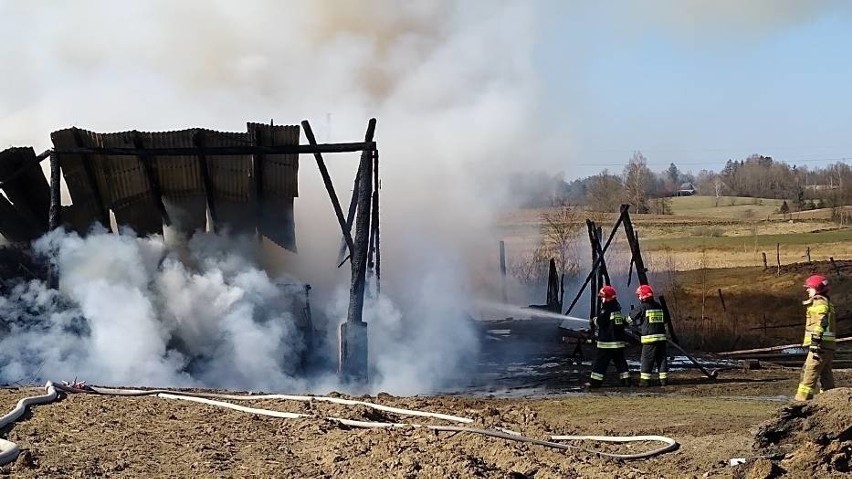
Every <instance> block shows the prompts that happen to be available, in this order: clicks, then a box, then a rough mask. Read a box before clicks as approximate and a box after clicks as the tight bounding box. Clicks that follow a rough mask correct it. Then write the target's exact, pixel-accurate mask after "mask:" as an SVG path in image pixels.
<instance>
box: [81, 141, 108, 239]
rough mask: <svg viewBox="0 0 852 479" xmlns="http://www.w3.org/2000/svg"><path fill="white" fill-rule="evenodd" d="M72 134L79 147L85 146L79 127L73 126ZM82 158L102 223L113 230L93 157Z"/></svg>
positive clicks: (84, 156)
mask: <svg viewBox="0 0 852 479" xmlns="http://www.w3.org/2000/svg"><path fill="white" fill-rule="evenodd" d="M71 134H72V136H73V137H74V144H75V145H77V146H78V147H82V146H83V135H82V133H81V132H80V129H79V128H76V127H75V128H72V129H71ZM81 157H82V158H81V160H82V163H83V171H85V172H86V180H88V182H89V185H90V186H91V187H92V193H94V195H95V202H96V203H97V204H98V213H99V214H100V215H101V224H102V225H103V226H104V228H106V229H107V231H110V232H111V231H112V224H111V222H110V220H109V211H107V208H106V206H104V199H103V196H102V195H101V187H100V185H98V179H97V177H95V170H94V168H93V166H92V157H91V156H89V155H81Z"/></svg>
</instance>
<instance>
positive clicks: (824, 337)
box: [802, 331, 837, 346]
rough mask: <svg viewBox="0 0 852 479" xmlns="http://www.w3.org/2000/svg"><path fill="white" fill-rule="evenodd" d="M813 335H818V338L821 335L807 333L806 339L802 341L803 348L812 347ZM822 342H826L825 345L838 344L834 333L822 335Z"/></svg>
mask: <svg viewBox="0 0 852 479" xmlns="http://www.w3.org/2000/svg"><path fill="white" fill-rule="evenodd" d="M812 334H816V335H817V336H819V334H817V333H814V332H811V331H805V339H804V340H803V341H802V346H810V345H811V335H812ZM822 342H824V343H834V342H837V336H835V335H834V333H832V332H831V331H826V332H824V333H822Z"/></svg>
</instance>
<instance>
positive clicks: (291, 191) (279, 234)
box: [248, 123, 300, 251]
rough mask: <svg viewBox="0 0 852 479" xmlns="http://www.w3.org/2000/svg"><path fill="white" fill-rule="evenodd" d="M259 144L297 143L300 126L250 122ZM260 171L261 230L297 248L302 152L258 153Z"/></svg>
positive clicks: (287, 245)
mask: <svg viewBox="0 0 852 479" xmlns="http://www.w3.org/2000/svg"><path fill="white" fill-rule="evenodd" d="M248 131H249V135H251V137H252V141H253V142H254V144H256V145H260V146H272V145H275V146H277V145H298V144H299V134H300V129H299V127H298V126H296V125H282V126H271V125H266V124H260V123H249V124H248ZM254 161H255V162H256V163H259V164H258V165H256V168H255V170H257V171H258V173H259V175H260V181H259V191H258V205H257V207H258V230H259V231H260V233H261V234H262V235H264V236H266V237H267V238H269V239H270V240H271V241H273V242H274V243H276V244H277V245H279V246H281V247H282V248H287V249H289V250H291V251H296V225H295V220H294V215H293V198H294V197H296V196H299V186H298V173H299V155H296V154H290V155H255V157H254Z"/></svg>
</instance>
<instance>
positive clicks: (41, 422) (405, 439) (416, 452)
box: [0, 368, 852, 478]
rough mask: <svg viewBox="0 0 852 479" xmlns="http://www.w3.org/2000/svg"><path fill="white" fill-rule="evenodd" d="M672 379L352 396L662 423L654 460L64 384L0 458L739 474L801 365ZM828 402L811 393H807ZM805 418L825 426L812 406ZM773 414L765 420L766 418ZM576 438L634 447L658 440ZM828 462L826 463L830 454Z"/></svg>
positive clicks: (355, 471) (207, 469)
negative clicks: (674, 447) (70, 390)
mask: <svg viewBox="0 0 852 479" xmlns="http://www.w3.org/2000/svg"><path fill="white" fill-rule="evenodd" d="M837 379H838V383H839V384H840V385H841V386H843V385H849V384H850V380H852V371H838V372H837ZM673 382H674V385H672V386H668V387H666V388H645V389H638V388H604V389H603V390H601V392H596V393H594V394H584V393H579V394H578V393H564V392H559V391H558V390H557V391H554V390H548V391H547V392H546V393H545V394H544V395H541V396H538V397H531V398H520V399H512V398H500V397H497V396H489V395H485V396H469V395H443V396H435V397H393V396H389V395H385V394H380V395H379V396H378V397H363V398H359V399H363V400H367V401H371V402H377V403H381V404H386V405H392V406H399V407H405V408H412V409H420V410H425V411H432V412H443V413H448V414H454V415H460V416H465V417H470V418H472V419H474V420H475V422H474V426H478V427H489V428H493V427H505V428H508V429H511V430H514V431H517V432H520V433H523V434H525V435H528V436H531V437H535V438H540V439H547V437H548V436H549V435H552V434H594V435H600V434H610V435H645V434H660V435H666V436H669V437H672V438H674V439H676V440H677V441H678V442H679V443H680V444H681V447H680V449H679V450H678V451H676V452H673V453H668V454H665V455H662V456H659V457H656V458H653V459H650V460H642V461H617V460H610V459H604V458H601V457H600V456H597V455H595V454H591V453H587V452H582V451H568V452H563V451H558V450H554V449H549V448H546V447H542V446H536V445H530V444H523V443H519V442H513V441H506V440H502V439H496V438H489V437H483V436H475V435H471V434H467V433H437V434H436V433H433V432H429V431H427V430H425V429H422V428H403V429H394V430H384V429H381V430H380V429H349V428H345V427H342V426H340V425H338V424H337V423H334V422H330V421H326V420H321V419H277V418H270V417H263V416H257V415H253V414H246V413H242V412H238V411H233V410H227V409H221V408H215V407H213V406H208V405H204V404H197V403H189V402H185V401H178V400H170V399H162V398H157V397H140V398H126V397H104V396H96V395H86V394H72V395H68V396H65V397H63V398H62V399H61V400H59V401H57V402H55V403H53V404H49V405H42V406H36V407H34V408H33V409H32V411H31V413H30V414H28V415H27V416H26V417H25V418H23V419H22V420H21V421H19V422H17V423H16V424H14V425H13V426H11V427H8V428H6V429H5V430H4V431H2V434H3V436H4V437H6V438H7V439H9V440H11V441H14V442H16V443H18V444H19V445H20V447H21V449H22V454H21V455H20V457H19V458H18V459H17V461H15V462H14V463H12V464H10V465H8V466H6V467H5V468H3V469H2V470H0V471H2V474H5V475H10V476H11V477H21V478H30V477H32V478H35V477H40V478H43V477H358V478H360V477H364V478H367V477H370V478H372V477H430V478H431V477H477V478H479V477H483V478H484V477H489V478H490V477H495V478H496V477H499V478H506V477H515V478H521V477H536V478H551V477H553V478H555V477H560V478H565V477H568V478H572V477H606V478H610V477H632V478H644V477H735V475H737V474H739V475H740V476H742V475H743V474H745V473H746V472H749V471H751V470H752V469H754V470H755V471H756V470H757V469H755V468H759V467H761V464H763V467H764V468H765V467H769V468H773V467H781V466H777V465H776V464H775V463H772V464H768V465H767V463H765V462H764V463H755V462H753V461H752V462H749V463H747V464H746V465H743V466H737V467H731V466H729V465H728V460H729V459H730V458H733V457H746V458H755V457H758V456H761V455H765V454H766V450H765V447H763V446H760V447H759V446H757V445H756V444H757V443H756V442H755V433H756V432H757V428H758V426H759V425H760V424H761V423H766V422H767V421H771V420H776V421H777V420H778V418H783V417H785V416H784V415H785V414H787V415H789V414H790V413H789V412H785V411H789V408H788V407H787V406H786V405H787V403H788V397H789V395H790V394H791V393H792V392H793V391H794V390H795V386H796V383H797V382H798V371H797V370H795V369H791V368H779V369H768V370H767V369H764V370H752V371H741V370H730V371H723V372H722V373H721V374H720V378H719V380H718V381H710V380H707V379H702V378H701V376H700V375H699V374H698V373H697V372H695V371H682V372H677V373H675V374H674V377H673ZM41 391H42V389H40V388H6V389H3V390H0V410H4V411H8V410H11V409H12V407H13V406H14V404H15V402H16V401H18V400H19V399H20V398H23V397H25V396H29V395H36V394H39V393H40V392H41ZM842 391H844V390H838V392H835V391H832V392H830V393H826V394H824V395H823V396H824V397H825V398H826V399H831V398H832V397H835V396H836V397H837V398H835V400H834V402H833V403H832V404H834V406H833V407H835V408H836V409H834V410H832V411H833V414H835V415H837V414H838V412H837V411H838V410H839V411H843V414H845V416H843V417H844V418H846V419H848V418H849V416H850V409H849V408H850V407H852V403H849V402H848V401H847V402H846V403H843V402H842V401H839V399H838V398H840V397H841V394H845V395H846V396H842V397H848V396H849V394H850V393H849V390H845V391H846V392H842ZM827 402H828V401H826V400H823V398H822V397H820V399H818V400H816V401H814V407H823V406H822V405H823V404H825V403H827ZM240 404H243V405H251V406H255V407H265V408H269V409H275V410H282V411H290V412H301V413H306V414H311V415H315V416H318V417H326V416H337V417H345V418H351V419H368V420H390V421H399V422H407V423H412V422H416V423H420V424H424V423H428V424H441V423H442V421H439V420H431V419H425V418H411V417H402V416H396V415H394V414H388V413H377V412H376V411H374V410H371V409H367V408H364V407H354V408H353V407H344V406H339V405H330V404H321V403H316V402H314V403H302V402H292V401H269V400H264V401H252V402H249V403H246V402H245V401H241V402H240ZM813 411H814V413H813V414H811V415H810V416H808V415H806V414H804V413H802V412H801V410H800V411H799V413H797V414H798V416H800V417H819V414H818V413H817V411H823V410H821V409H813ZM798 416H797V417H798ZM846 419H844V420H846ZM803 420H804V421H807V419H803ZM766 424H769V423H766ZM809 424H816V425H817V426H818V427H821V428H823V429H825V430H831V429H832V426H830V425H826V424H823V423H815V422H813V420H810V422H809ZM797 427H798V426H797ZM770 428H771V426H763V429H762V430H764V431H765V430H769V429H770ZM793 429H795V428H793ZM799 429H802V430H804V428H803V427H799ZM835 429H836V428H835ZM845 434H846V436H844V435H842V433H837V434H835V436H834V437H835V438H838V437H839V438H841V439H842V438H846V439H847V440H848V437H847V436H848V431H847V432H846V433H845ZM776 436H778V437H781V436H780V435H777V434H776ZM823 437H824V438H825V437H828V436H823ZM784 441H786V442H784ZM777 442H778V443H780V444H784V445H788V446H789V445H791V444H792V446H789V447H793V448H794V447H796V445H797V444H799V443H801V442H802V440H801V438H800V437H798V436H795V435H791V434H788V435H787V436H784V439H783V440H782V439H778V441H777ZM834 442H836V441H834ZM832 443H833V441H832V440H831V439H828V441H827V443H826V442H825V441H823V442H822V443H819V444H821V445H820V446H819V447H821V448H822V449H819V451H817V454H827V452H826V451H827V449H826V448H830V447H835V446H831V444H832ZM826 444H828V445H826ZM844 444H845V443H844ZM583 446H584V447H588V448H591V449H595V448H598V449H600V448H602V447H603V448H605V450H607V451H621V452H624V451H633V452H636V451H639V450H646V449H647V448H652V447H655V446H656V445H655V444H650V443H644V444H641V445H633V446H600V445H597V444H584V445H583ZM843 447H846V446H843ZM845 450H847V449H844V451H845ZM829 452H830V451H829ZM832 454H833V453H832ZM825 463H826V462H825V461H823V462H821V463H820V464H825ZM836 463H837V462H836V461H835V464H836ZM755 464H756V465H755ZM779 464H780V462H779ZM828 464H832V463H831V462H830V460H829V462H828ZM784 467H785V468H786V469H787V470H788V475H789V477H798V476H796V475H795V473H796V472H797V471H799V472H800V471H801V470H813V469H812V468H811V469H808V468H803V469H801V470H800V469H796V468H794V467H791V466H789V465H788V464H786V463H785V466H784ZM834 467H835V469H834V470H837V467H836V466H834ZM747 468H751V469H747ZM818 470H819V471H821V472H823V473H826V474H830V473H831V471H832V470H831V469H828V468H826V467H823V468H822V469H818ZM790 474H793V475H790ZM743 477H745V476H743ZM821 477H826V476H821Z"/></svg>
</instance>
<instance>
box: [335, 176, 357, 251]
mask: <svg viewBox="0 0 852 479" xmlns="http://www.w3.org/2000/svg"><path fill="white" fill-rule="evenodd" d="M360 175H361V169H360V168H359V169H358V173H356V174H355V184H354V185H353V186H352V198H351V199H350V200H349V211H348V212H347V214H346V231H348V232H349V234H350V235H352V222H354V221H355V210H356V208H357V206H358V185H359V184H360V183H361V176H360ZM347 248H348V246H347V244H346V235H342V236H341V237H340V251H338V253H337V264H338V265H339V266H338V268H339V267H340V266H342V265H343V263H344V262H345V258H346V250H347Z"/></svg>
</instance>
